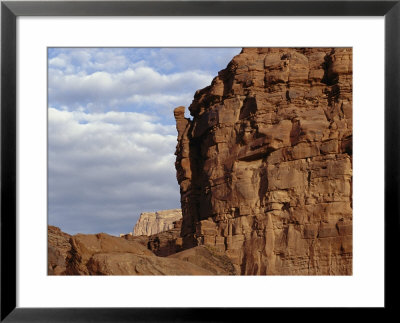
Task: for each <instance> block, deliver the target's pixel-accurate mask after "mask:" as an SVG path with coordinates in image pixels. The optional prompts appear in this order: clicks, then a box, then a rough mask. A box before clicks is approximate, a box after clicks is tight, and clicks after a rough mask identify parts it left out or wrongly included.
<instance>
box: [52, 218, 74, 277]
mask: <svg viewBox="0 0 400 323" xmlns="http://www.w3.org/2000/svg"><path fill="white" fill-rule="evenodd" d="M70 237H71V236H70V235H69V234H68V233H65V232H62V231H61V230H60V228H57V227H55V226H52V225H49V226H48V227H47V257H48V261H47V263H48V270H47V273H48V274H49V275H64V274H65V269H66V258H67V253H68V251H69V250H70V249H71V244H70V243H69V239H70Z"/></svg>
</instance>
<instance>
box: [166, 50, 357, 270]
mask: <svg viewBox="0 0 400 323" xmlns="http://www.w3.org/2000/svg"><path fill="white" fill-rule="evenodd" d="M189 110H190V114H191V115H192V117H193V119H192V120H190V119H188V118H185V116H184V112H185V108H184V107H178V108H176V109H175V111H174V115H175V119H176V125H177V130H178V145H177V150H176V156H177V159H176V169H177V180H178V183H179V185H180V191H181V206H182V213H183V222H182V232H181V235H182V238H183V247H184V249H187V248H191V247H194V246H197V245H205V246H211V247H213V248H215V249H217V250H221V251H223V252H225V254H226V255H228V256H229V257H230V259H231V260H232V261H233V263H234V264H235V269H236V270H237V271H238V272H239V273H240V274H244V275H260V274H261V275H265V274H270V275H351V274H352V49H351V48H245V49H243V50H242V52H241V53H240V54H239V55H237V56H236V57H234V58H233V60H232V61H231V62H230V63H229V65H228V66H227V68H226V69H224V70H222V71H220V72H219V73H218V76H217V77H215V78H214V80H213V81H212V84H211V85H210V86H208V87H206V88H204V89H202V90H199V91H197V92H196V94H195V96H194V100H193V102H192V104H191V105H190V107H189Z"/></svg>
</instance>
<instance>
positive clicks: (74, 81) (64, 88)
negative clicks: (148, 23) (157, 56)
mask: <svg viewBox="0 0 400 323" xmlns="http://www.w3.org/2000/svg"><path fill="white" fill-rule="evenodd" d="M212 78H213V77H212V75H211V74H207V73H204V72H201V71H190V72H181V73H173V74H169V75H166V74H160V73H158V72H157V71H155V70H154V69H152V68H149V67H140V66H139V67H136V68H133V69H132V68H129V69H127V70H124V71H122V72H118V73H109V72H104V71H101V72H95V73H92V74H89V75H87V74H82V73H81V74H70V75H66V74H64V73H63V72H62V71H60V70H53V69H50V71H49V84H50V86H49V102H50V104H51V105H53V106H58V107H60V106H68V107H69V108H70V109H71V110H75V109H76V108H77V107H78V106H80V107H83V108H84V109H85V110H86V111H89V112H99V111H107V110H121V108H126V107H127V106H130V107H131V110H133V109H137V108H140V107H145V108H147V110H148V112H150V113H152V112H153V113H164V114H166V113H170V115H171V116H172V109H173V108H175V107H176V106H178V105H182V104H186V105H188V104H189V103H190V102H191V100H192V98H193V94H194V90H193V89H198V88H202V87H204V86H206V85H208V84H210V82H211V80H212Z"/></svg>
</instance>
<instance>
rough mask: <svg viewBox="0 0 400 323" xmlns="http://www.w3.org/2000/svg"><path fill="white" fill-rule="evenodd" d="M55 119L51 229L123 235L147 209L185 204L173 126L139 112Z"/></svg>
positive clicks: (64, 114) (60, 114) (56, 115)
mask: <svg viewBox="0 0 400 323" xmlns="http://www.w3.org/2000/svg"><path fill="white" fill-rule="evenodd" d="M48 115H49V120H48V123H49V156H48V158H49V202H50V203H49V214H51V218H50V219H49V222H50V224H54V225H58V226H61V227H62V229H63V230H65V231H66V232H69V233H77V232H86V233H89V232H91V233H96V232H99V231H105V232H108V233H111V234H118V233H124V232H129V231H131V230H132V227H133V225H134V224H135V222H136V220H137V218H138V216H139V214H140V213H141V212H144V211H156V210H158V209H159V205H163V206H165V208H179V207H180V203H179V187H178V184H177V182H176V177H175V168H174V162H175V156H174V151H175V146H176V130H175V129H174V128H173V127H172V126H165V125H161V124H159V123H157V122H156V120H154V118H153V117H151V116H148V115H145V114H140V113H134V112H107V113H98V114H88V113H83V112H77V111H72V112H71V111H59V110H57V109H54V108H49V114H48Z"/></svg>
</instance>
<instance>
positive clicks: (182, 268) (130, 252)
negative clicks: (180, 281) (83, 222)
mask: <svg viewBox="0 0 400 323" xmlns="http://www.w3.org/2000/svg"><path fill="white" fill-rule="evenodd" d="M70 242H71V250H70V251H69V254H68V257H67V269H66V274H67V275H214V271H210V270H208V269H206V268H202V267H200V266H198V265H197V264H194V263H192V262H190V261H185V260H180V259H176V258H171V259H170V258H163V257H157V256H156V255H154V254H153V253H152V252H151V251H150V250H148V249H147V248H146V246H143V245H142V244H140V243H139V242H136V241H132V240H127V239H123V238H118V237H113V236H110V235H108V234H105V233H99V234H88V235H86V234H77V235H75V236H72V237H71V239H70Z"/></svg>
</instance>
